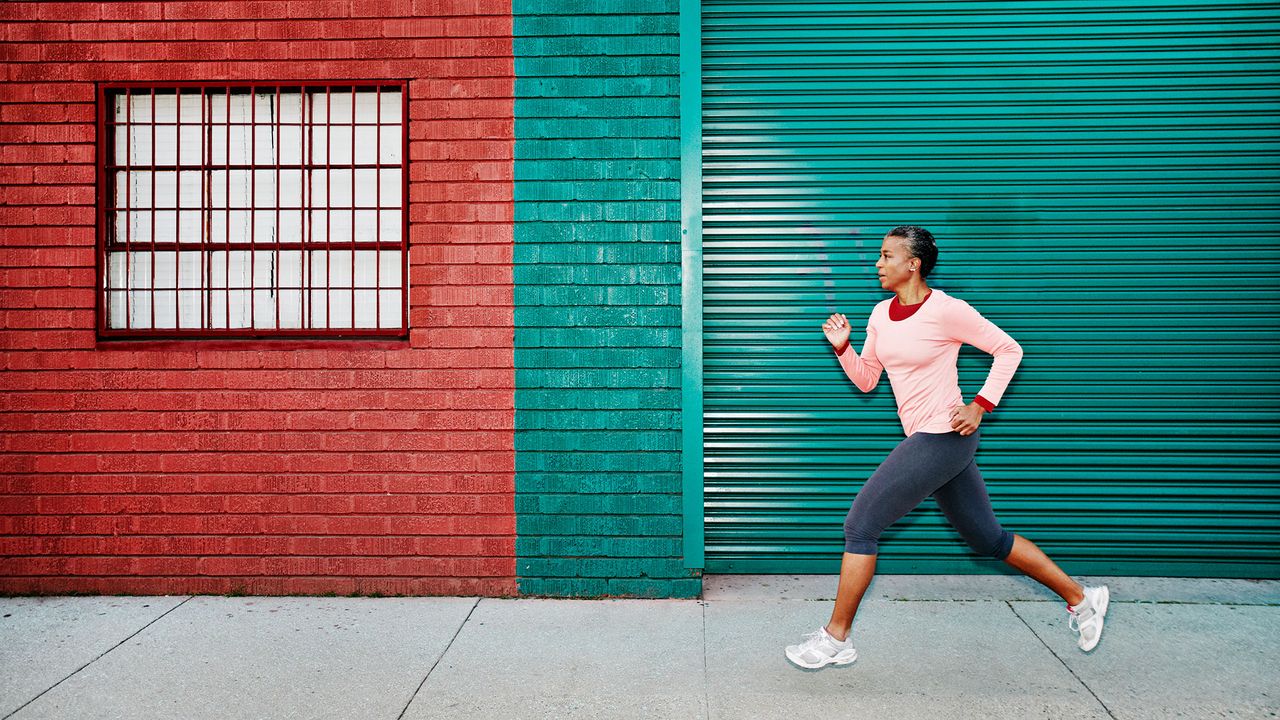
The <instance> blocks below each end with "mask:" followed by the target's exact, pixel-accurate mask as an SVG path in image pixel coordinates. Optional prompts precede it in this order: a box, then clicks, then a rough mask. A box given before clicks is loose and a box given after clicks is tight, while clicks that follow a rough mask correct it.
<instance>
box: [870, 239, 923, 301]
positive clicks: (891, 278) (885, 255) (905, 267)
mask: <svg viewBox="0 0 1280 720" xmlns="http://www.w3.org/2000/svg"><path fill="white" fill-rule="evenodd" d="M912 263H915V265H916V266H919V264H920V261H919V260H916V258H915V257H914V256H913V255H912V254H911V253H910V252H909V251H908V250H907V239H906V238H900V237H894V236H891V235H886V236H885V237H884V242H882V243H881V244H880V259H879V260H876V273H877V274H878V275H879V276H880V287H881V288H882V289H884V290H896V289H897V288H898V287H899V286H901V285H904V284H906V283H908V282H910V281H911V277H912V276H913V275H915V274H916V273H915V272H912V271H911V268H912ZM917 272H918V271H917Z"/></svg>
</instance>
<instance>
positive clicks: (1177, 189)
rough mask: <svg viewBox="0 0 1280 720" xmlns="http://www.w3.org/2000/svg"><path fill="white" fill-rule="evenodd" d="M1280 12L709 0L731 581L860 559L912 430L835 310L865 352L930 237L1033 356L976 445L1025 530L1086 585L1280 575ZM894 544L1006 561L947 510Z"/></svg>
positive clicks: (956, 286)
mask: <svg viewBox="0 0 1280 720" xmlns="http://www.w3.org/2000/svg"><path fill="white" fill-rule="evenodd" d="M1278 8H1280V5H1277V4H1276V3H1262V2H1232V3H1207V2H1195V3H1187V2H1179V1H1176V0H1175V1H1173V2H1162V3H1159V4H1158V5H1156V4H1135V3H1121V2H1114V1H1105V2H1100V1H1098V0H1088V1H1083V0H1081V1H1078V2H1037V3H1007V2H1000V3H996V2H888V3H822V4H806V5H801V4H793V3H765V2H738V3H729V2H710V1H708V2H705V3H704V6H703V92H704V100H703V113H704V116H703V135H704V139H703V142H704V182H703V188H704V235H703V250H704V262H705V274H704V278H705V279H704V283H705V284H704V304H705V307H704V313H705V315H704V317H705V326H704V340H705V361H704V362H705V378H704V382H705V427H706V430H705V438H706V440H705V474H706V477H705V483H706V485H705V489H706V543H707V546H706V549H707V571H708V572H761V573H775V572H823V573H826V572H833V571H835V570H836V569H837V568H838V561H839V554H840V551H841V549H842V542H841V538H842V530H841V522H842V520H843V518H844V514H845V512H846V511H847V510H848V507H849V504H850V502H851V501H852V499H853V497H854V495H855V494H856V492H857V490H858V489H859V488H860V487H861V484H862V482H863V480H864V479H865V478H866V477H867V476H868V475H869V474H870V473H871V472H872V471H873V470H874V469H875V466H876V465H877V464H878V463H879V462H880V461H881V460H882V459H883V458H884V456H885V455H886V454H887V453H888V452H889V451H890V450H891V449H892V448H893V446H894V445H895V444H896V443H897V442H898V441H900V440H901V439H902V434H901V427H900V426H899V425H898V422H897V417H896V415H895V409H894V405H893V398H892V395H891V392H890V389H889V387H888V383H887V380H886V379H882V381H881V385H880V387H879V388H878V389H877V390H876V391H875V392H874V393H872V394H871V395H869V396H864V395H862V394H861V393H860V392H859V391H858V390H857V388H855V387H854V386H853V385H852V383H850V382H849V381H848V380H847V379H846V378H845V376H844V374H843V373H842V371H841V370H840V367H839V365H838V363H837V362H836V359H835V356H834V354H833V353H832V352H831V351H830V349H829V348H828V346H827V345H826V343H825V340H824V339H823V337H822V333H821V331H820V329H819V326H820V324H821V323H822V321H823V319H825V318H826V316H827V315H829V314H830V313H831V312H833V311H839V312H843V313H845V314H846V315H848V316H849V318H850V320H851V321H852V322H853V325H854V329H855V332H854V337H853V341H854V343H855V347H859V348H860V347H861V343H862V328H863V325H864V324H865V319H866V316H867V313H868V312H869V311H870V310H871V308H872V306H873V305H875V303H876V302H878V301H879V300H881V299H883V298H885V297H887V295H885V294H884V293H882V292H881V291H880V290H879V286H878V283H877V282H876V280H875V271H874V269H873V267H872V265H873V263H874V262H875V257H876V253H877V251H878V248H879V244H880V239H881V237H882V236H883V234H884V232H885V231H886V230H888V229H889V228H891V227H893V226H895V225H899V224H917V225H923V226H925V227H927V228H930V229H931V230H932V231H934V233H935V235H936V236H937V237H938V240H939V246H940V249H941V259H940V263H939V266H938V269H937V270H936V271H935V273H934V274H933V276H931V278H930V280H931V284H932V285H933V286H935V287H939V288H942V289H944V290H946V291H948V292H950V293H951V294H953V295H957V296H959V297H961V298H964V299H966V300H968V301H969V302H970V303H972V304H973V305H974V306H975V307H976V308H977V309H978V310H979V311H981V312H982V313H983V314H985V315H987V316H988V317H989V318H991V319H992V320H993V321H995V322H996V323H997V324H998V325H1000V326H1001V327H1003V328H1004V329H1005V330H1007V331H1008V332H1009V333H1010V334H1011V335H1013V337H1014V338H1016V339H1017V340H1018V341H1019V342H1020V343H1022V345H1023V347H1024V349H1025V351H1026V357H1025V359H1024V361H1023V364H1022V366H1021V368H1020V369H1019V372H1018V375H1017V377H1016V378H1015V380H1014V383H1013V384H1012V385H1011V386H1010V388H1009V391H1008V393H1007V394H1006V396H1005V399H1004V402H1003V403H1002V405H1001V407H1000V408H998V409H997V410H996V413H995V414H994V415H991V416H988V418H987V420H986V422H985V423H984V425H983V430H984V437H983V442H982V447H981V449H980V451H979V457H978V461H979V465H980V466H981V468H982V469H983V472H984V474H985V476H986V478H987V481H988V486H989V488H990V490H991V494H992V500H993V503H994V504H995V506H996V511H997V514H998V515H999V517H1000V519H1001V521H1002V522H1003V523H1004V524H1005V526H1006V527H1007V528H1009V529H1010V530H1012V531H1014V532H1018V533H1020V534H1023V535H1026V536H1027V537H1029V538H1031V539H1032V540H1034V541H1035V542H1037V543H1038V544H1039V545H1040V546H1041V547H1042V548H1044V549H1045V550H1046V551H1047V552H1048V553H1049V554H1050V555H1051V556H1052V557H1053V558H1055V559H1056V560H1057V561H1058V562H1059V563H1060V564H1061V565H1062V566H1063V567H1064V569H1066V570H1067V571H1068V572H1075V573H1125V574H1134V575H1156V574H1159V575H1175V576H1177V575H1186V576H1236V577H1277V576H1280V520H1278V518H1280V473H1277V468H1278V466H1280V446H1278V445H1277V430H1278V429H1280V373H1277V372H1276V370H1277V366H1278V365H1280V363H1278V362H1277V360H1278V359H1280V322H1277V318H1278V317H1280V286H1278V279H1280V152H1278V151H1280V120H1278V118H1280V82H1278V80H1277V77H1278V75H1280V50H1278V49H1277V44H1276V42H1275V38H1276V36H1277V33H1278V32H1280V22H1278V21H1277V16H1278ZM989 364H990V356H988V355H985V354H983V353H981V352H980V351H977V350H976V349H974V348H968V347H966V348H965V349H964V352H962V354H961V386H962V388H963V390H964V391H965V396H966V398H967V399H971V398H972V396H973V393H974V392H975V391H976V390H977V388H978V387H979V386H980V385H981V383H982V380H983V378H984V377H985V374H986V370H987V368H988V367H989ZM882 541H883V545H882V547H881V552H882V554H881V560H880V567H879V569H880V570H881V571H885V572H970V571H977V570H979V569H990V568H996V567H1004V566H1003V564H1002V563H999V562H997V561H995V560H991V559H980V558H977V556H976V555H974V554H973V553H971V552H970V551H969V549H968V548H967V547H966V546H965V545H964V543H963V542H962V541H961V540H960V538H959V536H958V535H957V534H956V533H955V532H954V531H953V530H952V529H951V528H950V527H949V526H948V525H947V523H946V521H945V519H944V518H943V517H942V515H941V513H940V512H939V511H938V510H937V507H936V505H935V504H934V503H933V501H932V500H927V501H926V502H925V504H924V505H922V506H921V507H920V508H919V509H918V510H916V511H915V512H913V513H911V514H910V515H908V516H907V517H906V518H904V519H903V520H902V521H900V522H899V523H898V524H897V525H896V526H894V527H893V528H891V529H890V530H889V531H888V532H887V533H886V534H885V536H884V537H883V538H882Z"/></svg>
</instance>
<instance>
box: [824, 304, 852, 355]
mask: <svg viewBox="0 0 1280 720" xmlns="http://www.w3.org/2000/svg"><path fill="white" fill-rule="evenodd" d="M822 333H823V334H824V335H826V336H827V342H829V343H831V347H833V348H835V349H836V350H840V349H843V348H844V346H845V345H848V344H849V320H848V319H847V318H845V316H844V315H841V314H840V313H836V314H834V315H832V316H831V317H829V318H827V321H826V322H825V323H823V324H822Z"/></svg>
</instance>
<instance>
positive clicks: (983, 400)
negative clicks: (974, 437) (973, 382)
mask: <svg viewBox="0 0 1280 720" xmlns="http://www.w3.org/2000/svg"><path fill="white" fill-rule="evenodd" d="M973 401H974V402H976V403H978V404H979V405H981V406H982V408H983V409H984V410H986V411H987V412H993V411H994V410H995V409H996V406H995V405H992V404H991V401H990V400H988V399H986V398H984V397H982V396H981V395H975V396H974V398H973Z"/></svg>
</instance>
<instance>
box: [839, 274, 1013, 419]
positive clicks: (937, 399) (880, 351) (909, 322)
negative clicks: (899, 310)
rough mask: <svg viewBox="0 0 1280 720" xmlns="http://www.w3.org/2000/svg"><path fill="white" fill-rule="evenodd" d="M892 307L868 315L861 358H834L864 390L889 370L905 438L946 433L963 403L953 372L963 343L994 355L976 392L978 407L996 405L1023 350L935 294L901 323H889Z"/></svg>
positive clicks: (886, 304)
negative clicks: (952, 414) (913, 435)
mask: <svg viewBox="0 0 1280 720" xmlns="http://www.w3.org/2000/svg"><path fill="white" fill-rule="evenodd" d="M893 303H894V298H890V299H889V300H885V301H883V302H881V303H879V304H877V305H876V306H875V308H874V309H873V310H872V311H871V317H870V318H868V320H867V337H866V340H865V341H863V345H862V354H861V355H859V354H858V353H856V352H853V351H852V350H851V349H850V347H851V345H852V343H847V344H846V345H845V347H844V348H843V349H842V350H841V351H840V352H839V353H838V355H837V357H839V359H840V366H841V367H842V368H844V372H845V374H846V375H848V376H849V379H850V380H852V381H853V384H854V385H857V386H858V389H859V390H861V391H863V392H871V391H872V390H873V389H874V388H875V387H876V385H877V384H878V383H879V382H880V371H881V370H887V371H888V372H889V384H890V386H892V387H893V398H894V400H895V401H896V402H897V404H898V418H899V419H900V420H901V421H902V429H903V431H904V432H905V433H906V434H907V435H908V436H910V435H911V434H912V433H915V432H927V433H948V432H951V430H952V428H951V410H952V408H955V407H956V406H958V405H964V404H965V403H964V402H963V400H962V396H961V394H960V381H959V374H958V372H957V371H956V359H957V358H958V357H959V355H960V345H962V344H964V343H968V344H970V345H973V346H974V347H976V348H978V349H980V350H983V351H984V352H987V353H990V354H991V355H993V356H995V359H994V360H993V361H992V363H991V370H990V372H989V373H988V374H987V381H986V384H984V385H983V386H982V390H980V391H979V392H978V395H979V400H978V402H979V403H980V404H982V405H983V406H984V407H987V406H990V407H988V409H992V408H994V407H995V406H996V405H998V404H999V403H1000V398H1001V397H1002V396H1003V395H1004V391H1005V388H1006V387H1008V386H1009V381H1010V380H1012V379H1013V373H1014V371H1015V370H1017V369H1018V363H1019V362H1021V361H1022V346H1020V345H1018V343H1017V342H1015V341H1014V339H1013V338H1011V337H1009V335H1008V333H1006V332H1005V331H1003V330H1001V329H1000V328H998V327H996V326H995V324H994V323H992V322H991V321H990V320H988V319H986V318H984V317H983V316H982V315H980V314H979V313H978V311H977V310H974V309H973V307H972V306H970V305H969V303H967V302H965V301H964V300H961V299H960V298H956V297H952V296H950V295H948V294H946V293H944V292H943V291H941V290H939V289H937V288H933V289H931V290H930V293H929V295H928V296H926V297H925V300H924V302H922V303H921V304H920V305H918V306H912V307H916V308H917V309H916V311H915V312H913V313H912V314H911V315H910V316H909V317H906V318H904V319H902V320H894V319H891V318H890V313H889V308H890V305H892V304H893ZM984 400H985V401H986V402H983V401H984Z"/></svg>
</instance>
